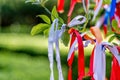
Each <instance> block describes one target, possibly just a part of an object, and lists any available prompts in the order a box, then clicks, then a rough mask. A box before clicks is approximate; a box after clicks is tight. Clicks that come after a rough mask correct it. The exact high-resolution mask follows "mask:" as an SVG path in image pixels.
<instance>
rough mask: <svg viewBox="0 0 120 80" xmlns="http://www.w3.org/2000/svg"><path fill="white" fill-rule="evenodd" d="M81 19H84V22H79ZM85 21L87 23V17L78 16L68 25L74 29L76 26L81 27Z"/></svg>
mask: <svg viewBox="0 0 120 80" xmlns="http://www.w3.org/2000/svg"><path fill="white" fill-rule="evenodd" d="M79 19H82V20H79ZM85 21H86V17H84V16H82V15H78V16H76V17H75V18H73V19H72V20H71V21H70V22H69V23H68V26H69V27H73V26H76V25H80V24H83V23H85Z"/></svg>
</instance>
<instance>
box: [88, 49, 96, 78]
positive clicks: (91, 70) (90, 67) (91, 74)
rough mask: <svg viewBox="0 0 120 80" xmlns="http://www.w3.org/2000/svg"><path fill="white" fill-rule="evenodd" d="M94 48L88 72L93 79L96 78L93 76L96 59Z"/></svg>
mask: <svg viewBox="0 0 120 80" xmlns="http://www.w3.org/2000/svg"><path fill="white" fill-rule="evenodd" d="M94 49H95V47H94V48H93V50H92V54H91V56H90V64H89V72H88V76H91V80H94V78H93V59H94Z"/></svg>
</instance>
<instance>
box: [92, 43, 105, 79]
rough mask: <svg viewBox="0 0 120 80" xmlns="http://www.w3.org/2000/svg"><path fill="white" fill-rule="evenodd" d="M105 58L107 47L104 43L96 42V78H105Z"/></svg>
mask: <svg viewBox="0 0 120 80" xmlns="http://www.w3.org/2000/svg"><path fill="white" fill-rule="evenodd" d="M105 58H106V56H105V48H104V47H103V46H102V44H98V43H96V47H95V51H94V59H93V72H94V75H93V77H94V79H95V80H105V67H106V61H105Z"/></svg>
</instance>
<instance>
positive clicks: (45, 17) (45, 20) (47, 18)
mask: <svg viewBox="0 0 120 80" xmlns="http://www.w3.org/2000/svg"><path fill="white" fill-rule="evenodd" d="M37 17H40V18H42V19H43V21H44V22H46V23H48V24H51V22H50V19H49V17H48V16H46V15H38V16H37Z"/></svg>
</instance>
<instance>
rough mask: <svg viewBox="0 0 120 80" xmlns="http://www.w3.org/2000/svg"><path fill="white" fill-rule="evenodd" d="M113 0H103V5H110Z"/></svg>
mask: <svg viewBox="0 0 120 80" xmlns="http://www.w3.org/2000/svg"><path fill="white" fill-rule="evenodd" d="M110 2H111V0H103V4H110Z"/></svg>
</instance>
